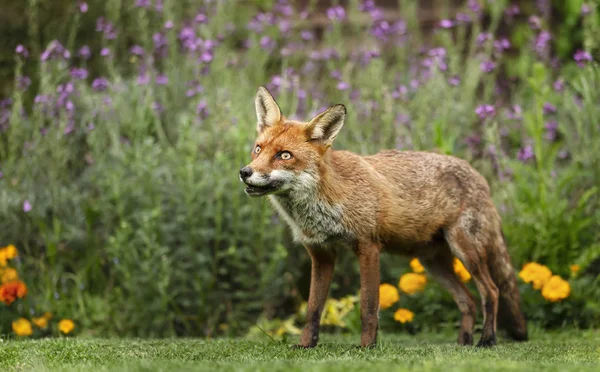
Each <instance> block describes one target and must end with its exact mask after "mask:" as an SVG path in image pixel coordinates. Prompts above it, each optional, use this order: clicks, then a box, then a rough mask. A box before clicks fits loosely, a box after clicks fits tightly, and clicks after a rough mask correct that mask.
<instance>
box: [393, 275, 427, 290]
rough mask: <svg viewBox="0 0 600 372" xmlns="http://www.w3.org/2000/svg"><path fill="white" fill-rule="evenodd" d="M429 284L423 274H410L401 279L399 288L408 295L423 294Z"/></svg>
mask: <svg viewBox="0 0 600 372" xmlns="http://www.w3.org/2000/svg"><path fill="white" fill-rule="evenodd" d="M426 284H427V277H426V276H425V275H423V274H415V273H408V274H404V275H402V276H401V277H400V282H399V283H398V286H399V287H400V289H401V290H402V291H403V292H405V293H408V294H413V293H417V292H421V291H422V290H423V289H424V288H425V285H426Z"/></svg>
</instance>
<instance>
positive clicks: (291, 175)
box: [240, 87, 346, 196]
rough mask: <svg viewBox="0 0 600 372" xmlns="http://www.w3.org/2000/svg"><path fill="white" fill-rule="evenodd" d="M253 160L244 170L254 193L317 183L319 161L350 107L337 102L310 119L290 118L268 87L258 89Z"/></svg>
mask: <svg viewBox="0 0 600 372" xmlns="http://www.w3.org/2000/svg"><path fill="white" fill-rule="evenodd" d="M255 105H256V118H257V120H258V122H257V126H256V130H257V131H258V138H257V139H256V143H255V144H254V148H253V149H252V162H251V163H250V164H248V165H247V166H245V167H243V168H242V169H241V170H240V180H241V181H242V182H243V183H244V184H245V185H246V193H247V194H248V195H250V196H263V195H267V194H285V193H289V192H291V191H293V190H298V189H301V188H306V187H311V186H314V185H316V183H317V180H318V174H319V164H320V162H321V161H322V160H323V157H324V156H325V155H326V153H327V150H328V149H329V148H330V147H331V145H332V143H333V141H334V140H335V137H336V136H337V134H338V132H339V131H340V129H341V128H342V126H343V125H344V118H345V117H346V108H345V107H344V105H334V106H331V107H329V108H328V109H327V110H325V111H323V112H322V113H320V114H318V115H317V116H316V117H314V118H313V119H312V120H310V121H309V122H297V121H292V120H287V119H286V118H285V117H284V116H283V115H282V114H281V111H280V109H279V106H278V105H277V102H275V99H274V98H273V96H272V95H271V94H270V93H269V91H268V90H267V89H266V88H265V87H260V88H258V91H257V92H256V99H255Z"/></svg>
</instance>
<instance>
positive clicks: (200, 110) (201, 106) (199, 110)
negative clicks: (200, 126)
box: [196, 99, 208, 119]
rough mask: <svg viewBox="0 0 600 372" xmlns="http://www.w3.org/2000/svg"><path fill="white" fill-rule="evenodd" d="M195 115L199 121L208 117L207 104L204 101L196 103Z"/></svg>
mask: <svg viewBox="0 0 600 372" xmlns="http://www.w3.org/2000/svg"><path fill="white" fill-rule="evenodd" d="M196 115H198V116H199V117H200V118H201V119H205V118H206V117H207V116H208V104H207V103H206V100H205V99H203V100H201V101H200V102H198V106H196Z"/></svg>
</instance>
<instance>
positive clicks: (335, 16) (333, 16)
mask: <svg viewBox="0 0 600 372" xmlns="http://www.w3.org/2000/svg"><path fill="white" fill-rule="evenodd" d="M327 18H329V19H330V20H332V21H343V20H344V19H346V10H345V9H344V8H343V7H342V6H340V5H336V6H333V7H331V8H329V9H327Z"/></svg>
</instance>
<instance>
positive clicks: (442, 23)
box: [440, 19, 454, 28]
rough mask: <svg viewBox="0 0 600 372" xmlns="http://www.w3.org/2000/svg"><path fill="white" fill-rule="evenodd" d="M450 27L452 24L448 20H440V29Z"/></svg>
mask: <svg viewBox="0 0 600 372" xmlns="http://www.w3.org/2000/svg"><path fill="white" fill-rule="evenodd" d="M452 26H454V22H452V21H451V20H450V19H442V20H441V21H440V27H441V28H452Z"/></svg>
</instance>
